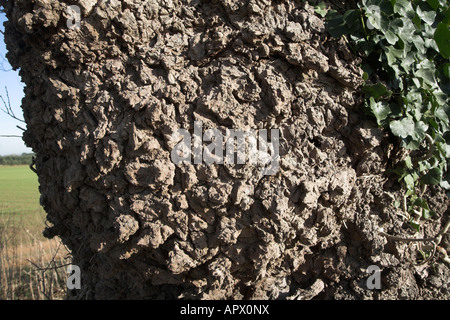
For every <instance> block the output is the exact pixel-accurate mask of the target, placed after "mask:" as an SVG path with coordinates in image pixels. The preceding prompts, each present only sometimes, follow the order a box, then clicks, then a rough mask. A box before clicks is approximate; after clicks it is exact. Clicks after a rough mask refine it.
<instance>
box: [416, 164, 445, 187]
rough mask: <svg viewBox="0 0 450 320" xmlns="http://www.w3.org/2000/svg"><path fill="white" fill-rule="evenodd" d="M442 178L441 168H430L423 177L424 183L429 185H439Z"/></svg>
mask: <svg viewBox="0 0 450 320" xmlns="http://www.w3.org/2000/svg"><path fill="white" fill-rule="evenodd" d="M441 180H442V171H441V169H440V168H437V167H435V168H432V169H430V170H429V171H428V172H427V173H426V174H425V175H424V176H423V177H422V179H421V181H422V183H424V184H429V185H438V184H440V183H441Z"/></svg>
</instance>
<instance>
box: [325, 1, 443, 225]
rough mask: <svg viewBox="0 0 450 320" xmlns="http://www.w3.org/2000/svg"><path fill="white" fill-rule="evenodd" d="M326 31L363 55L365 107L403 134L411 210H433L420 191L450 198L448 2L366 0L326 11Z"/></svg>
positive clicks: (425, 212) (400, 171)
mask: <svg viewBox="0 0 450 320" xmlns="http://www.w3.org/2000/svg"><path fill="white" fill-rule="evenodd" d="M326 18H327V30H328V32H329V33H330V34H331V36H333V37H335V38H340V37H345V38H346V39H347V40H348V43H349V44H350V45H351V46H352V47H353V49H354V50H355V51H356V52H357V53H358V54H360V55H361V56H362V57H363V64H362V65H361V67H362V69H363V70H364V80H365V85H364V87H363V93H364V94H365V96H366V103H365V109H366V111H367V112H368V113H369V114H370V115H372V116H373V117H374V120H376V122H377V123H378V125H379V126H380V127H383V128H386V129H387V130H390V132H391V133H392V134H393V135H395V136H396V137H398V138H399V139H400V141H401V144H402V147H404V148H405V149H407V150H408V156H406V157H405V159H403V160H402V162H403V163H402V164H403V166H402V167H400V168H397V169H396V172H397V173H398V174H399V177H400V178H399V181H401V182H403V183H404V185H405V187H406V194H405V196H406V197H407V198H408V199H409V202H408V207H407V210H408V211H409V212H411V211H413V210H416V212H417V211H419V212H421V214H422V215H423V217H424V218H428V217H429V216H431V215H433V212H431V211H430V209H429V207H428V204H427V202H426V201H425V200H424V199H422V193H423V192H421V190H424V186H426V185H439V186H440V187H442V188H444V189H445V190H447V195H448V196H450V192H449V191H450V172H449V168H448V159H449V158H450V132H449V129H450V122H449V118H450V106H449V101H450V99H449V93H450V30H449V26H450V10H449V2H448V1H447V0H422V1H420V0H390V1H389V0H362V1H360V2H359V3H358V9H353V10H348V11H346V12H344V13H339V12H337V11H333V10H328V12H327V16H326Z"/></svg>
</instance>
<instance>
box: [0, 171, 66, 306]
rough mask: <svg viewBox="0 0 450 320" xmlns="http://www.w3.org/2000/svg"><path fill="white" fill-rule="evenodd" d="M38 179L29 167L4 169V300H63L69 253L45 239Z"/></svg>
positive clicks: (0, 226)
mask: <svg viewBox="0 0 450 320" xmlns="http://www.w3.org/2000/svg"><path fill="white" fill-rule="evenodd" d="M39 197H40V194H39V182H38V178H37V175H36V174H35V173H34V172H33V171H31V169H30V168H29V167H28V166H0V299H60V298H63V297H64V295H65V281H66V280H65V279H67V276H66V273H65V268H57V267H58V266H61V265H64V264H67V263H68V262H69V260H70V259H69V252H68V251H67V249H66V248H65V247H64V246H63V245H62V243H61V241H60V240H59V239H58V238H55V239H52V240H49V239H46V238H44V237H43V236H42V231H43V230H44V227H45V215H46V214H45V212H44V210H43V208H42V207H41V206H40V203H39Z"/></svg>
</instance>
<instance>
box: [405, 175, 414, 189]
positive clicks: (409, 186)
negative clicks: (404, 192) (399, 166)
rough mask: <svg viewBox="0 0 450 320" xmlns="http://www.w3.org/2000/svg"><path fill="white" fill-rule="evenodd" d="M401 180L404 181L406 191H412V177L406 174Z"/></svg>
mask: <svg viewBox="0 0 450 320" xmlns="http://www.w3.org/2000/svg"><path fill="white" fill-rule="evenodd" d="M403 180H404V181H405V184H406V188H407V189H408V190H414V178H413V176H412V175H410V174H408V175H407V176H405V177H404V178H403Z"/></svg>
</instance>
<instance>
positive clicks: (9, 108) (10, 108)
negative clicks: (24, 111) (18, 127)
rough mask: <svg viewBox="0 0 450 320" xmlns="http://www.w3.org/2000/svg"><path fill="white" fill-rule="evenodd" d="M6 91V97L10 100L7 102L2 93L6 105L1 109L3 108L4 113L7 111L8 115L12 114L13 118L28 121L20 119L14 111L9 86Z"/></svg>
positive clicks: (0, 96)
mask: <svg viewBox="0 0 450 320" xmlns="http://www.w3.org/2000/svg"><path fill="white" fill-rule="evenodd" d="M5 91H6V99H7V100H8V102H6V101H5V99H4V98H3V96H2V95H0V99H1V100H2V102H3V106H4V107H3V108H0V109H1V110H2V111H3V112H4V113H6V114H7V115H8V116H10V117H11V118H13V119H14V120H17V121H20V122H23V123H26V122H25V120H23V119H20V118H18V117H17V116H16V115H15V113H14V111H13V109H12V107H11V101H10V99H9V93H8V88H7V87H5Z"/></svg>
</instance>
